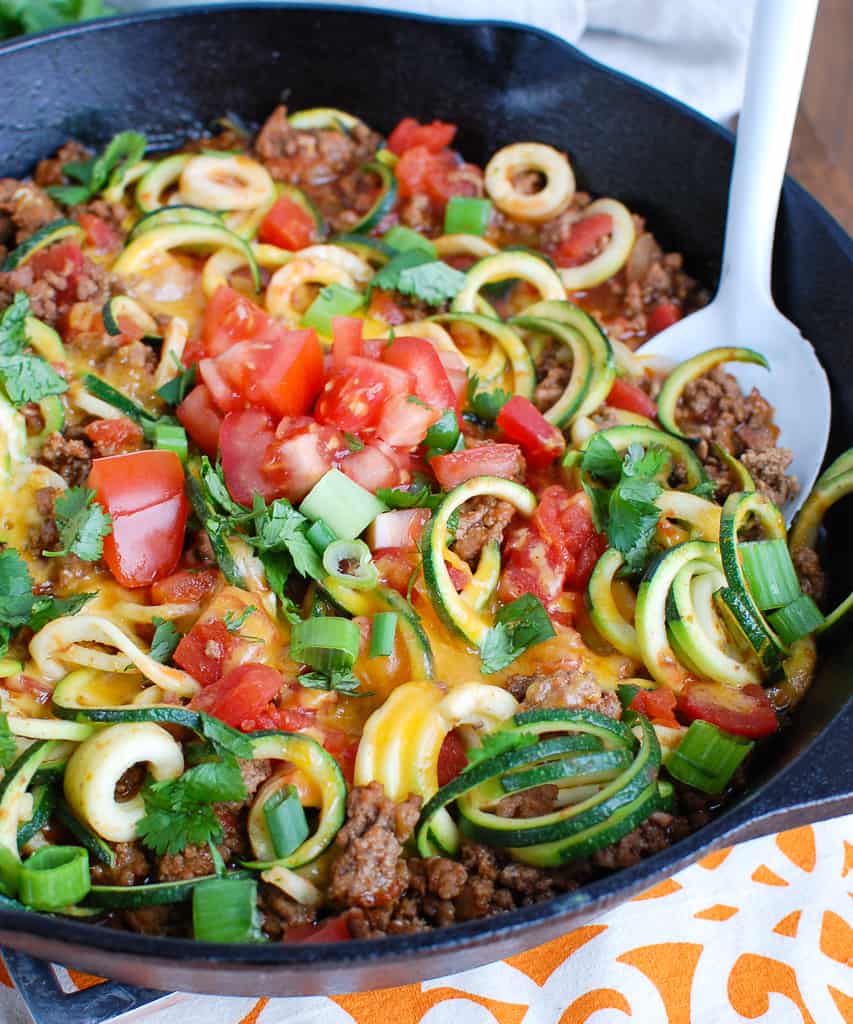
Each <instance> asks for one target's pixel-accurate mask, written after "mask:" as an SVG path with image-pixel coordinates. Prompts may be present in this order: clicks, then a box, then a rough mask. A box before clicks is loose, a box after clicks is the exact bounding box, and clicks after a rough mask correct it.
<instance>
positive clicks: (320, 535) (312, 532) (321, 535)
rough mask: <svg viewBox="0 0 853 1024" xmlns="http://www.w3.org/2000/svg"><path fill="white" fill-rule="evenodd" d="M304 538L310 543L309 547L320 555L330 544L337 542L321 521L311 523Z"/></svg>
mask: <svg viewBox="0 0 853 1024" xmlns="http://www.w3.org/2000/svg"><path fill="white" fill-rule="evenodd" d="M305 536H306V537H307V538H308V540H309V541H311V546H312V547H313V548H314V549H315V550H316V551H317V553H318V554H321V555H322V554H323V552H324V551H325V550H326V548H327V547H328V546H329V545H330V544H332V543H334V541H336V540H337V537H336V536H335V535H334V533H332V531H331V530H330V529H329V527H328V526H327V525H326V523H325V522H324V521H323V520H322V519H318V520H317V522H316V523H312V524H311V526H309V527H308V529H307V531H306V533H305Z"/></svg>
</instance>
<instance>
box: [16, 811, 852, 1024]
mask: <svg viewBox="0 0 853 1024" xmlns="http://www.w3.org/2000/svg"><path fill="white" fill-rule="evenodd" d="M851 882H853V815H850V816H848V817H846V818H837V819H835V820H834V821H829V822H822V823H820V824H818V825H814V826H809V827H805V828H799V829H794V830H793V831H791V832H783V833H781V834H780V835H777V836H768V837H766V838H764V839H756V840H753V841H752V842H750V843H744V844H743V845H741V846H737V847H734V848H733V849H729V850H722V851H720V852H718V853H713V854H710V855H709V856H707V857H705V858H704V859H703V860H701V861H699V863H698V864H695V865H693V866H692V867H690V868H687V869H686V870H685V871H682V872H681V873H680V874H678V875H676V876H675V878H672V879H669V880H668V881H665V882H663V883H661V884H660V885H658V886H656V887H655V888H653V889H650V890H649V891H648V892H645V893H643V894H642V895H640V896H638V897H636V898H635V899H634V900H632V901H631V902H629V903H626V904H625V905H624V906H622V907H618V908H617V909H616V910H613V911H611V912H610V913H608V914H606V915H604V916H603V917H602V918H600V919H599V920H598V921H597V922H596V923H594V924H589V925H586V926H584V927H581V928H576V929H574V930H573V931H571V932H569V933H568V934H566V935H565V936H564V937H563V938H560V939H556V940H554V941H553V942H549V943H548V944H547V945H545V946H540V947H539V948H538V949H534V950H530V951H528V952H520V953H519V954H518V955H517V956H513V957H510V958H509V959H508V960H505V961H502V962H500V963H496V964H491V965H490V966H488V967H483V968H479V969H477V970H473V971H466V972H465V973H463V974H456V975H452V976H450V977H446V978H441V979H437V980H435V981H431V982H425V983H424V984H422V985H407V986H404V987H402V988H394V989H385V990H383V991H379V992H369V993H361V994H356V995H347V996H335V997H333V998H331V999H327V998H322V997H313V998H306V999H264V998H260V999H225V998H219V997H213V996H182V995H173V996H171V997H169V998H167V999H166V1000H165V1001H164V1002H162V1003H156V1004H152V1005H151V1006H150V1007H148V1008H147V1009H145V1010H142V1011H139V1012H137V1013H136V1014H135V1015H133V1018H132V1019H133V1021H134V1022H137V1021H144V1024H389V1022H393V1024H744V1021H758V1022H760V1024H853V970H851V967H853V927H851V921H853V915H851V896H853V892H851V891H850V890H851V888H853V886H851ZM63 974H64V972H63ZM65 977H66V979H67V981H68V984H69V985H70V986H79V987H86V986H88V985H91V984H93V983H97V979H92V978H88V977H87V976H85V975H78V974H75V973H73V972H72V973H69V974H68V975H65ZM6 981H7V984H8V978H7V979H6ZM28 1019H29V1018H28V1017H27V1016H26V1011H24V1009H23V1007H22V1006H21V1003H20V999H19V997H18V996H17V995H16V994H15V993H14V991H13V990H11V989H7V990H4V991H0V1020H2V1022H3V1024H19V1022H21V1024H23V1022H24V1021H27V1020H28ZM68 1024H74V1022H73V1021H70V1020H69V1021H68Z"/></svg>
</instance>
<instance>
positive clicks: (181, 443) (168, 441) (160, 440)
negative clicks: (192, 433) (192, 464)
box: [154, 423, 187, 462]
mask: <svg viewBox="0 0 853 1024" xmlns="http://www.w3.org/2000/svg"><path fill="white" fill-rule="evenodd" d="M154 447H155V448H162V449H163V450H164V451H167V452H174V453H175V455H177V456H178V458H179V459H180V460H181V462H186V461H187V432H186V431H185V430H184V428H183V427H179V426H176V425H175V424H172V423H158V424H157V426H156V427H155V428H154Z"/></svg>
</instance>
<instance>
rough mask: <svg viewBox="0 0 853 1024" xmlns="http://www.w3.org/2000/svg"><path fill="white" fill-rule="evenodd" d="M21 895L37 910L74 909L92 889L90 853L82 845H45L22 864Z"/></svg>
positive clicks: (26, 903) (20, 876)
mask: <svg viewBox="0 0 853 1024" xmlns="http://www.w3.org/2000/svg"><path fill="white" fill-rule="evenodd" d="M18 884H19V889H18V895H19V898H20V900H21V902H22V903H24V904H25V905H26V906H28V907H32V908H33V910H60V909H61V908H62V907H73V906H74V904H75V903H79V902H80V900H82V899H84V898H85V896H87V895H88V892H89V890H90V889H91V888H92V881H91V877H90V875H89V851H88V850H84V849H83V847H82V846H43V847H42V848H41V849H40V850H37V851H36V852H35V853H34V854H33V855H32V857H30V858H29V859H28V860H27V861H25V862H24V863H23V864H22V865H21V872H20V875H19V877H18Z"/></svg>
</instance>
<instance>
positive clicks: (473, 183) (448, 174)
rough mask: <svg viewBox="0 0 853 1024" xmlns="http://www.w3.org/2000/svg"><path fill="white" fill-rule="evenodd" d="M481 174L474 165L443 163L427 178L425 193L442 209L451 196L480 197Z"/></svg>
mask: <svg viewBox="0 0 853 1024" xmlns="http://www.w3.org/2000/svg"><path fill="white" fill-rule="evenodd" d="M482 180H483V172H482V171H481V170H480V168H479V167H478V166H477V165H476V164H465V163H458V162H457V161H456V160H455V159H454V161H453V163H452V164H449V163H444V164H443V165H442V166H440V167H436V168H435V170H434V171H433V174H432V175H431V177H430V178H429V181H428V184H427V191H428V192H429V194H430V197H431V198H432V200H433V201H434V202H435V203H437V204H438V205H439V206H440V207H442V208H443V207H444V206H445V205H446V204H447V202H448V200H449V199H452V198H453V196H469V197H474V196H480V195H482V194H483V190H482Z"/></svg>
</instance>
